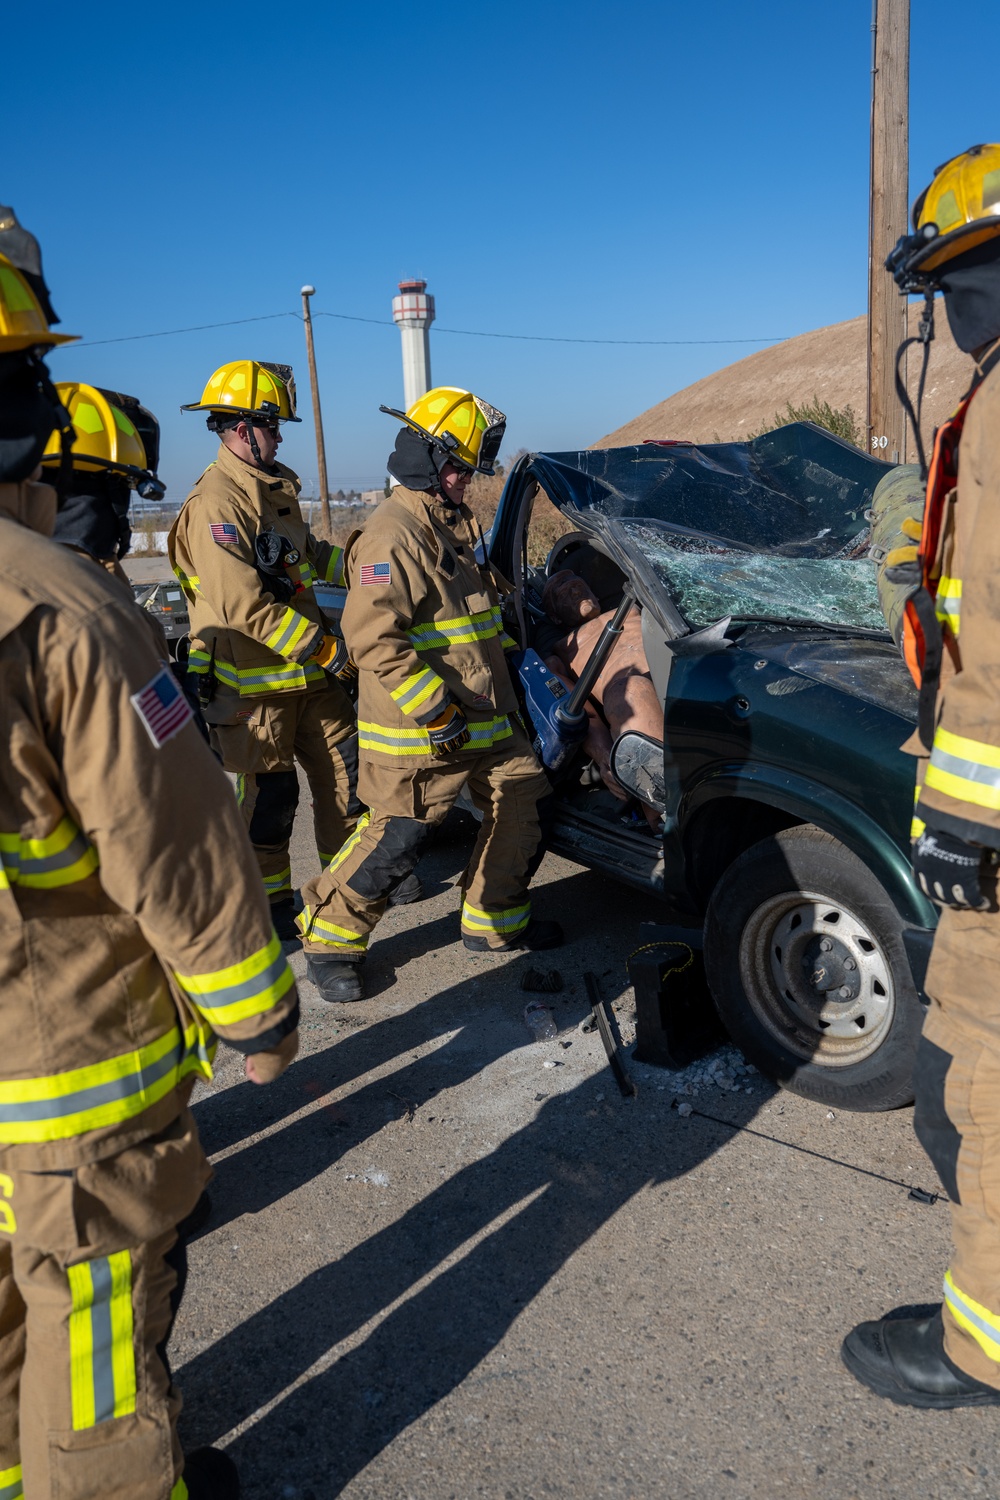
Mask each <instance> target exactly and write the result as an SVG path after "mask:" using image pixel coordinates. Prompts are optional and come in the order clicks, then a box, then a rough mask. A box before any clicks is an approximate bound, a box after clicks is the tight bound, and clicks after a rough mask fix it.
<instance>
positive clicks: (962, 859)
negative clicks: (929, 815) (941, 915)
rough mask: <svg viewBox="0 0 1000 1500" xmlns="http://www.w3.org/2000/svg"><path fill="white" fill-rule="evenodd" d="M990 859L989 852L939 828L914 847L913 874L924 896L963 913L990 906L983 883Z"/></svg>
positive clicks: (924, 834) (925, 835)
mask: <svg viewBox="0 0 1000 1500" xmlns="http://www.w3.org/2000/svg"><path fill="white" fill-rule="evenodd" d="M988 859H989V852H988V850H986V849H983V848H981V847H980V846H979V845H978V844H967V843H966V841H965V840H964V839H959V838H955V836H954V835H953V834H950V833H942V832H941V831H940V829H937V828H926V829H925V830H924V832H923V833H922V834H921V835H920V837H919V838H918V839H917V840H916V842H915V843H914V845H913V873H914V874H915V875H916V877H917V881H918V883H919V885H920V889H921V890H922V891H923V893H924V895H925V896H929V897H930V899H931V900H932V901H935V902H937V904H938V906H953V907H956V908H957V909H958V910H960V911H961V910H966V911H967V910H969V909H971V910H973V911H985V910H986V909H987V908H988V907H989V905H990V900H989V897H988V896H987V895H986V894H985V892H984V890H983V883H982V876H983V874H984V873H985V865H986V862H987V861H988Z"/></svg>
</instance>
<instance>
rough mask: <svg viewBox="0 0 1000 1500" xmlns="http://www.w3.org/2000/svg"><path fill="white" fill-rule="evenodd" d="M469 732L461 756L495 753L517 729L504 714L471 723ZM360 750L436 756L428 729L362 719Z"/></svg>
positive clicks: (389, 753)
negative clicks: (393, 725) (392, 725)
mask: <svg viewBox="0 0 1000 1500" xmlns="http://www.w3.org/2000/svg"><path fill="white" fill-rule="evenodd" d="M469 733H470V735H471V738H470V740H469V743H468V744H467V745H463V746H462V748H461V750H459V751H458V754H459V755H466V754H468V753H469V752H470V751H471V752H474V753H480V754H481V753H482V752H483V751H484V750H492V748H493V746H494V745H499V744H501V743H502V742H503V741H504V740H507V739H510V737H511V735H512V734H513V730H512V729H511V727H510V720H509V719H508V718H507V715H506V714H503V715H501V717H500V718H498V719H484V720H482V721H481V722H479V723H474V724H473V723H470V725H469ZM358 749H359V750H380V751H381V752H382V754H383V755H430V754H431V753H432V752H431V738H430V735H429V734H428V733H427V730H426V729H391V728H389V727H388V726H387V725H385V724H370V723H368V722H367V721H366V720H364V719H359V720H358Z"/></svg>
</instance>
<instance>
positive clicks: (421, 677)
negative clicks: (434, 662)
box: [389, 667, 445, 714]
mask: <svg viewBox="0 0 1000 1500" xmlns="http://www.w3.org/2000/svg"><path fill="white" fill-rule="evenodd" d="M444 690H445V687H444V683H443V681H442V680H441V678H440V677H439V676H438V674H437V673H436V672H432V671H431V669H430V667H424V668H422V669H421V671H419V672H414V673H413V675H412V677H407V678H406V679H405V681H403V682H401V683H400V684H399V687H398V688H393V689H392V691H391V692H390V694H389V696H390V697H391V698H392V700H393V702H394V703H396V704H397V705H398V706H399V708H400V709H401V710H402V712H403V713H404V714H412V713H413V711H414V709H416V708H419V707H420V705H421V704H422V703H426V702H427V699H428V698H432V697H433V696H434V694H435V693H439V692H440V693H443V692H444Z"/></svg>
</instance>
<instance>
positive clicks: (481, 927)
mask: <svg viewBox="0 0 1000 1500" xmlns="http://www.w3.org/2000/svg"><path fill="white" fill-rule="evenodd" d="M530 917H531V902H530V901H526V902H525V903H524V905H523V906H508V907H507V908H506V909H505V910H504V911H484V910H483V909H482V907H480V906H472V905H470V903H469V902H468V901H463V903H462V931H463V932H468V933H471V934H473V935H478V934H481V933H484V932H485V933H490V932H491V933H493V934H494V935H495V936H497V937H510V936H511V934H512V933H515V932H520V931H522V929H523V928H525V927H527V925H528V921H529V919H530Z"/></svg>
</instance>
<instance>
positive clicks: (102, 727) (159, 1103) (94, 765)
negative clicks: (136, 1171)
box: [0, 484, 298, 1170]
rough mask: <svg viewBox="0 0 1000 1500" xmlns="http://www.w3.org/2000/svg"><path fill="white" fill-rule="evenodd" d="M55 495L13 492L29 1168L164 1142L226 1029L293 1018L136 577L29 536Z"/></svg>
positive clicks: (246, 1043) (3, 679)
mask: <svg viewBox="0 0 1000 1500" xmlns="http://www.w3.org/2000/svg"><path fill="white" fill-rule="evenodd" d="M48 496H52V499H53V501H54V494H53V492H52V491H51V490H49V488H48V486H45V485H34V484H21V485H13V484H8V485H0V547H2V549H3V551H2V555H3V558H4V569H3V572H2V573H0V717H2V723H3V738H4V746H5V754H4V756H3V758H2V759H0V1162H9V1163H12V1164H13V1165H15V1166H19V1167H23V1168H27V1169H31V1170H60V1169H65V1168H69V1167H73V1166H76V1165H79V1164H81V1163H83V1162H86V1161H91V1160H96V1159H99V1158H101V1157H104V1156H109V1155H111V1154H113V1153H117V1152H118V1151H120V1150H122V1149H124V1148H125V1147H126V1146H129V1145H131V1144H133V1143H135V1142H136V1141H139V1140H142V1139H143V1138H145V1137H146V1136H148V1135H150V1134H153V1133H155V1132H157V1131H159V1130H162V1129H163V1128H164V1127H165V1126H166V1125H167V1124H168V1123H169V1122H170V1121H171V1120H172V1119H173V1118H174V1117H175V1116H176V1115H177V1114H178V1112H179V1111H180V1109H181V1107H182V1104H183V1102H184V1100H185V1098H186V1095H187V1092H188V1090H187V1089H185V1088H180V1087H179V1086H180V1085H182V1083H183V1081H184V1080H185V1079H191V1078H192V1077H193V1076H194V1075H200V1076H202V1077H204V1078H210V1077H211V1057H212V1054H213V1051H214V1033H215V1032H218V1034H219V1035H220V1036H222V1037H224V1038H225V1039H226V1040H227V1041H229V1042H231V1043H232V1044H233V1045H234V1046H236V1047H237V1048H239V1050H241V1051H243V1052H246V1053H254V1052H262V1051H268V1050H270V1049H272V1048H274V1047H275V1046H277V1044H278V1042H279V1041H280V1040H281V1038H282V1037H283V1036H285V1035H286V1034H287V1033H288V1032H290V1031H291V1030H293V1029H294V1027H295V1025H296V1021H297V1015H298V1001H297V998H296V992H295V984H294V980H293V978H292V974H291V971H290V969H289V967H288V964H287V962H286V961H285V958H284V956H283V954H282V950H281V946H280V944H279V942H278V940H277V938H276V937H275V934H274V930H273V928H272V926H271V920H270V915H269V908H268V903H267V898H266V896H265V894H264V890H263V886H262V885H261V881H260V877H259V875H258V872H257V866H256V862H255V860H254V857H253V853H252V851H251V849H250V845H249V843H248V841H247V835H246V832H245V830H244V828H243V822H242V818H241V816H240V813H239V810H238V808H237V805H236V799H235V798H234V796H233V794H232V790H231V788H230V786H229V785H228V783H227V781H226V778H225V776H224V774H223V772H222V771H221V769H220V768H219V766H218V765H217V763H216V762H215V760H214V758H213V756H212V755H211V753H210V751H209V750H208V748H207V746H206V745H205V744H204V742H203V741H202V739H201V737H200V736H199V734H198V731H197V730H196V728H195V726H194V724H193V722H192V720H191V712H190V709H189V708H188V706H187V704H186V702H185V700H184V698H183V695H182V694H181V693H180V690H179V688H178V687H177V684H176V683H175V681H174V679H173V677H172V676H171V674H170V671H169V668H168V667H166V666H165V665H164V664H163V663H162V662H161V661H159V660H158V659H157V655H156V652H155V650H154V649H153V646H152V644H151V641H150V638H149V636H148V635H147V634H146V632H145V631H144V630H141V629H137V628H136V619H135V606H134V604H133V603H132V601H131V600H130V599H128V598H126V597H124V595H123V593H122V591H121V588H120V585H119V584H118V583H116V582H115V581H114V580H112V579H111V578H109V577H107V575H106V574H105V573H104V572H103V571H102V570H101V569H99V568H95V567H94V565H93V563H91V562H90V561H84V560H83V559H81V558H79V557H77V556H75V555H74V554H73V553H72V552H71V551H70V550H69V549H68V548H66V547H63V546H60V545H58V544H57V543H55V542H53V541H50V540H48V539H47V538H46V537H43V536H39V535H37V534H36V533H35V532H34V531H33V530H30V529H29V525H31V524H34V523H35V522H36V521H37V518H38V517H39V514H40V512H41V511H42V510H43V509H44V507H45V506H46V504H47V503H48V502H47V497H48ZM53 514H54V505H53Z"/></svg>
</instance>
